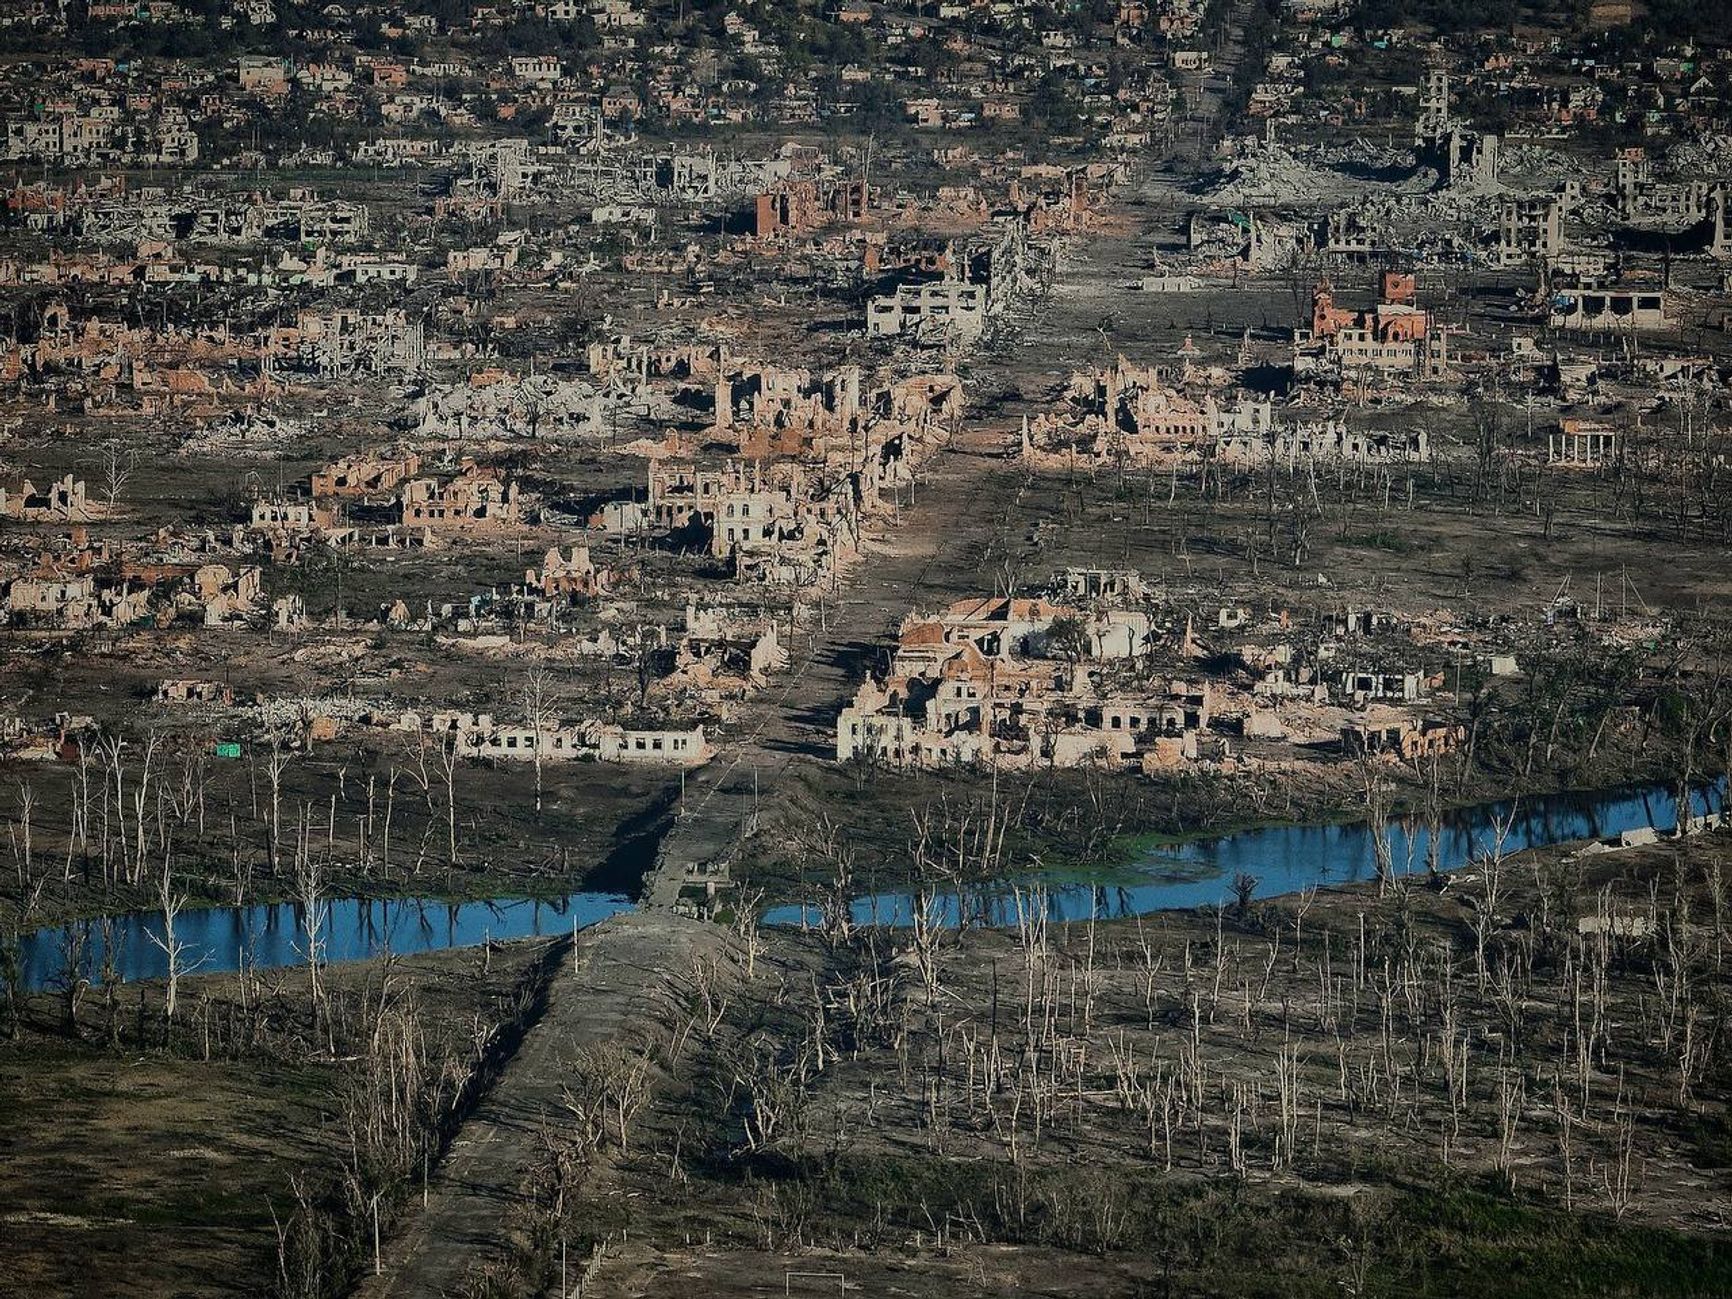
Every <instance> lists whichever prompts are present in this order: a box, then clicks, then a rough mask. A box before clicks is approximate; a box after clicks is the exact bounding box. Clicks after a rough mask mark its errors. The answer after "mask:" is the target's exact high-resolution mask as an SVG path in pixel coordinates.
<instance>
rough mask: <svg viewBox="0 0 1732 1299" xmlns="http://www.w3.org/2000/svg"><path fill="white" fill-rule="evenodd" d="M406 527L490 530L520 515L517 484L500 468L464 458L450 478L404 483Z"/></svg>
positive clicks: (404, 520) (516, 519)
mask: <svg viewBox="0 0 1732 1299" xmlns="http://www.w3.org/2000/svg"><path fill="white" fill-rule="evenodd" d="M402 507H403V512H402V523H403V526H404V527H413V528H431V529H434V530H437V531H442V530H451V531H488V530H491V529H494V528H502V527H510V526H512V525H513V524H515V523H517V522H518V520H519V518H520V502H519V497H518V489H517V484H516V483H515V482H513V481H512V480H510V479H508V478H506V477H505V475H504V474H503V473H502V472H501V471H500V470H498V469H495V468H493V467H491V466H484V465H478V464H476V463H475V462H474V461H473V460H465V461H464V462H463V467H462V470H461V471H460V472H459V473H458V475H457V477H455V478H453V479H450V480H448V481H443V482H442V481H440V480H439V479H437V478H415V479H411V480H409V481H408V482H406V483H404V484H403V501H402Z"/></svg>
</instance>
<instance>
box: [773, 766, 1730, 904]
mask: <svg viewBox="0 0 1732 1299" xmlns="http://www.w3.org/2000/svg"><path fill="white" fill-rule="evenodd" d="M1725 795H1726V790H1725V782H1724V780H1722V781H1719V782H1716V783H1715V784H1712V785H1709V786H1706V787H1704V788H1701V789H1699V790H1697V791H1695V792H1694V793H1693V794H1692V795H1691V798H1690V803H1691V815H1700V814H1702V813H1705V812H1712V811H1717V810H1718V809H1719V808H1720V807H1721V806H1722V804H1723V803H1724V802H1725ZM1677 822H1678V815H1677V800H1676V798H1675V797H1674V795H1673V792H1672V791H1671V790H1669V789H1665V788H1662V787H1660V786H1657V785H1655V786H1648V787H1643V788H1637V789H1624V790H1613V791H1598V792H1591V793H1563V794H1552V795H1547V796H1544V797H1538V798H1530V799H1522V800H1520V801H1519V802H1499V803H1485V804H1480V805H1478V806H1474V807H1468V808H1461V809H1457V810H1454V811H1451V812H1449V813H1446V814H1445V817H1444V822H1443V827H1442V834H1441V836H1440V840H1439V848H1438V864H1439V867H1440V869H1442V870H1446V871H1454V870H1460V869H1461V868H1462V867H1464V866H1468V865H1470V864H1471V863H1473V862H1474V861H1475V860H1476V859H1479V858H1482V857H1483V856H1485V855H1486V854H1487V853H1488V852H1490V851H1492V849H1493V848H1494V846H1495V845H1496V844H1497V841H1498V837H1499V830H1500V827H1505V828H1504V832H1503V844H1502V848H1503V851H1504V852H1505V853H1513V852H1519V851H1521V850H1522V849H1524V848H1538V847H1544V846H1546V845H1548V844H1556V843H1568V842H1571V841H1574V840H1579V839H1604V838H1610V837H1614V836H1617V835H1620V834H1622V833H1624V832H1625V831H1628V830H1639V829H1641V828H1643V827H1646V826H1656V827H1658V828H1659V829H1660V830H1662V831H1669V830H1671V829H1672V828H1673V827H1674V826H1675V825H1676V824H1677ZM1387 833H1388V836H1389V845H1390V852H1391V856H1392V858H1393V860H1394V864H1395V869H1396V871H1397V872H1400V873H1408V872H1417V873H1420V874H1423V873H1424V871H1425V869H1426V859H1427V853H1428V851H1429V845H1430V839H1431V836H1430V832H1429V831H1428V830H1427V829H1426V828H1425V827H1424V826H1423V825H1419V824H1415V823H1412V822H1410V821H1406V820H1394V821H1391V822H1389V824H1388V829H1387ZM1375 842H1376V841H1375V838H1374V836H1373V834H1372V830H1371V827H1370V825H1369V824H1367V823H1365V822H1359V823H1356V824H1347V825H1336V824H1326V825H1276V826H1264V827H1259V828H1256V829H1250V830H1241V831H1238V832H1236V833H1233V834H1227V835H1221V836H1218V837H1215V838H1207V839H1193V840H1187V841H1185V842H1183V843H1176V844H1168V845H1162V846H1158V847H1149V848H1147V849H1144V850H1142V851H1141V852H1139V853H1138V854H1137V855H1136V857H1135V858H1134V860H1132V861H1131V862H1129V863H1128V864H1127V865H1126V866H1125V867H1123V868H1121V869H1118V870H1115V871H1114V872H1113V882H1112V883H1110V884H1091V883H1088V882H1077V883H1069V882H1051V883H1048V884H1046V886H1045V890H1044V905H1045V908H1046V911H1047V915H1048V917H1049V918H1050V919H1052V920H1087V919H1088V918H1089V917H1090V916H1096V917H1098V918H1100V919H1103V920H1104V919H1111V918H1115V917H1126V916H1140V915H1148V914H1149V913H1151V912H1156V911H1169V910H1174V909H1181V908H1190V907H1199V906H1208V905H1214V904H1218V903H1221V902H1225V901H1229V900H1230V899H1231V898H1232V896H1233V881H1234V880H1235V879H1236V878H1237V877H1238V876H1239V875H1240V874H1241V873H1243V874H1247V875H1250V876H1252V877H1254V878H1255V879H1256V881H1257V885H1256V888H1255V890H1254V895H1255V896H1257V897H1278V896H1280V895H1281V894H1284V893H1296V892H1298V891H1300V890H1301V889H1306V888H1310V887H1312V886H1318V887H1327V886H1330V885H1339V884H1350V883H1354V882H1356V881H1359V880H1369V879H1373V878H1375V875H1376V870H1375V861H1376V847H1375ZM1032 883H1034V881H1028V882H1026V883H1025V884H1024V885H1023V886H1022V889H1023V893H1022V896H1021V897H1020V898H1019V896H1018V893H1017V891H1016V890H1014V889H1013V888H1012V887H1011V886H1009V885H1002V886H993V887H989V888H985V889H981V890H978V891H971V892H968V893H964V894H961V895H958V894H955V893H951V894H948V895H943V896H940V897H938V898H935V899H934V900H933V901H932V903H931V904H930V905H931V907H932V911H931V913H930V914H932V915H934V917H935V918H936V919H939V920H940V921H941V922H942V923H944V924H946V925H951V926H954V925H956V924H958V923H959V922H960V921H961V920H962V918H964V917H966V918H967V919H968V921H969V923H971V924H975V923H978V924H987V925H1011V924H1015V923H1016V918H1017V909H1018V907H1019V906H1027V905H1029V898H1028V895H1027V892H1026V890H1027V888H1028V885H1029V884H1032ZM915 905H916V902H915V899H914V898H913V897H911V896H910V895H909V894H907V893H878V894H871V895H868V896H865V897H861V898H857V899H855V901H854V903H853V908H852V909H853V915H854V919H855V920H856V922H858V923H860V924H871V923H880V924H889V925H906V924H908V923H909V922H910V917H911V915H912V914H913V908H914V907H915ZM817 918H818V910H817V908H816V907H815V906H811V905H808V906H806V907H804V908H802V907H799V906H786V907H777V908H774V909H773V910H771V911H770V912H769V913H768V914H767V915H766V917H765V920H766V921H767V922H768V923H770V924H783V925H794V924H800V923H802V920H804V921H805V922H807V923H815V922H816V920H817Z"/></svg>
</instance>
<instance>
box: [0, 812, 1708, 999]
mask: <svg viewBox="0 0 1732 1299" xmlns="http://www.w3.org/2000/svg"><path fill="white" fill-rule="evenodd" d="M1689 802H1690V814H1691V815H1692V816H1698V815H1702V814H1705V813H1710V812H1715V811H1719V810H1722V809H1723V808H1724V806H1725V802H1726V785H1725V781H1724V779H1721V780H1719V781H1715V782H1713V783H1710V784H1707V785H1704V786H1701V787H1699V788H1698V789H1696V790H1694V791H1692V794H1691V797H1690V800H1689ZM1677 822H1678V814H1677V807H1676V799H1675V797H1674V795H1673V792H1672V790H1671V789H1669V788H1666V787H1662V786H1658V785H1653V786H1647V787H1642V788H1637V789H1625V790H1613V791H1598V792H1585V793H1563V794H1549V795H1545V796H1542V797H1535V798H1531V799H1522V800H1519V801H1508V802H1498V803H1485V804H1479V805H1477V806H1474V807H1468V808H1462V809H1457V810H1453V811H1450V812H1447V813H1445V815H1444V819H1443V830H1442V842H1441V844H1440V848H1439V853H1438V861H1439V866H1440V868H1441V869H1443V870H1446V871H1452V870H1459V869H1461V868H1462V867H1463V866H1467V865H1469V864H1471V863H1472V862H1473V861H1475V860H1476V859H1478V858H1481V857H1483V856H1484V855H1485V854H1486V853H1488V852H1490V851H1492V849H1493V847H1494V845H1495V844H1496V842H1497V837H1498V829H1499V827H1500V826H1505V827H1506V828H1505V833H1504V837H1503V851H1504V852H1505V853H1515V852H1520V851H1522V850H1523V849H1525V848H1537V847H1543V846H1546V845H1549V844H1557V843H1567V842H1571V841H1575V840H1583V839H1607V838H1613V837H1615V836H1617V835H1620V834H1622V833H1624V832H1625V831H1628V830H1640V829H1643V828H1645V827H1649V826H1653V827H1656V828H1658V829H1659V830H1661V831H1670V830H1671V829H1672V828H1673V827H1674V826H1675V825H1676V824H1677ZM1387 834H1388V837H1389V845H1390V853H1391V856H1392V858H1393V861H1394V865H1395V870H1396V871H1397V872H1398V873H1402V874H1406V873H1415V874H1423V873H1424V871H1425V868H1426V855H1427V848H1428V845H1429V842H1430V833H1429V831H1428V830H1427V829H1426V828H1425V827H1424V826H1423V825H1422V824H1418V823H1416V822H1415V821H1413V820H1410V819H1396V820H1392V821H1390V822H1389V823H1388V826H1387ZM1375 854H1376V848H1375V841H1374V839H1373V836H1372V831H1371V827H1370V825H1369V824H1367V823H1365V822H1355V823H1348V824H1334V823H1331V824H1322V825H1274V826H1264V827H1259V828H1255V829H1248V830H1239V831H1235V832H1232V833H1230V834H1224V835H1219V836H1214V837H1210V838H1198V839H1189V840H1186V841H1184V842H1182V843H1177V844H1172V845H1167V846H1162V847H1158V848H1152V849H1150V850H1148V851H1147V852H1145V853H1143V854H1142V855H1141V856H1139V857H1138V858H1137V859H1136V860H1134V861H1132V862H1130V863H1128V864H1127V865H1124V866H1121V867H1117V868H1115V869H1114V870H1113V871H1112V878H1113V882H1112V883H1110V884H1098V883H1087V882H1074V883H1073V882H1062V883H1047V884H1046V885H1045V886H1044V905H1045V908H1046V913H1047V916H1048V918H1049V919H1052V920H1055V921H1064V920H1087V919H1089V918H1090V917H1095V918H1098V919H1102V920H1108V919H1117V918H1125V917H1131V916H1139V915H1148V914H1150V913H1153V912H1157V911H1170V910H1182V909H1189V908H1193V907H1200V906H1211V905H1216V904H1219V903H1222V902H1226V901H1230V900H1231V898H1232V896H1233V881H1234V879H1235V878H1236V877H1238V876H1239V875H1240V874H1247V875H1250V876H1253V877H1254V878H1255V879H1256V881H1257V885H1256V888H1255V890H1254V895H1255V896H1256V897H1260V898H1267V897H1278V896H1280V895H1282V894H1285V893H1297V892H1299V891H1300V890H1301V889H1306V888H1312V887H1322V888H1327V887H1329V886H1331V885H1340V884H1351V883H1355V882H1358V881H1363V880H1369V879H1372V878H1374V877H1375V873H1376V872H1375V866H1374V863H1375V860H1376V856H1375ZM1038 882H1039V881H1038V880H1026V881H1022V882H1021V883H1020V887H1021V888H1022V889H1023V896H1022V897H1021V899H1020V900H1019V898H1018V896H1017V892H1016V888H1015V887H1013V885H1012V884H1011V883H1007V882H1004V881H999V882H996V883H993V884H991V885H987V886H983V887H981V888H980V889H978V890H967V891H964V892H962V893H955V892H951V893H947V894H940V895H938V896H937V897H935V898H934V899H933V901H932V904H931V905H932V908H933V912H932V914H933V916H934V918H935V919H936V920H938V921H939V922H940V923H942V924H945V925H949V926H953V927H954V926H957V925H960V924H962V923H964V922H966V923H969V924H981V925H1013V924H1015V923H1016V918H1017V909H1018V907H1019V906H1026V905H1028V896H1027V888H1028V886H1029V885H1031V884H1034V883H1038ZM632 905H633V904H632V902H631V900H630V899H629V898H626V897H625V896H623V895H621V894H616V893H594V892H582V893H571V894H567V895H566V896H564V897H558V898H553V899H546V900H530V899H524V898H501V899H496V900H493V901H482V902H462V903H454V902H443V901H436V900H433V899H426V898H404V899H393V900H389V901H384V900H368V899H363V898H343V899H337V900H335V901H333V902H331V903H330V904H329V911H328V914H327V916H326V918H325V924H324V926H323V929H322V956H323V958H324V959H325V960H327V961H358V960H366V959H368V958H371V957H375V956H380V955H383V954H384V953H386V952H394V953H397V954H398V955H404V956H406V955H410V954H413V953H416V952H432V951H440V950H443V949H445V948H451V947H474V946H478V945H479V944H481V943H484V942H488V941H498V940H501V939H510V938H532V937H540V936H548V935H555V934H568V933H570V932H571V931H572V928H573V926H574V925H576V926H577V927H578V928H583V927H585V926H588V925H592V924H595V923H597V922H599V921H602V920H605V919H607V918H608V917H609V916H614V915H618V914H620V913H621V912H624V911H629V910H631V909H632ZM916 905H917V900H916V899H915V898H914V896H913V895H911V894H909V893H907V892H889V893H874V894H868V895H866V896H862V897H858V898H855V899H854V900H853V903H852V907H851V909H852V913H853V916H854V919H855V921H856V922H857V923H860V924H884V925H907V924H909V923H910V919H911V917H912V915H913V914H914V908H915V906H916ZM818 915H819V908H818V906H817V905H816V904H813V903H807V904H804V905H801V904H792V905H787V906H779V907H772V908H770V909H769V910H768V911H766V912H765V914H764V917H763V920H764V923H765V924H769V925H799V924H802V923H815V922H816V921H817V919H818ZM114 923H115V928H116V937H117V940H118V944H119V953H118V957H117V961H116V968H117V969H118V971H119V974H120V976H121V978H122V979H123V980H133V979H155V978H161V977H163V976H164V975H165V974H166V973H167V972H168V962H167V957H166V956H165V955H164V954H163V952H162V949H161V948H160V947H158V946H157V945H156V944H155V943H153V942H152V941H151V936H152V935H155V936H157V937H158V938H160V937H161V936H162V933H163V927H162V914H161V913H160V912H157V911H135V912H126V913H123V914H120V915H117V916H115V917H114ZM175 936H176V939H177V941H179V942H181V943H184V944H186V955H185V959H184V960H183V968H185V969H186V970H187V971H188V972H196V973H201V974H204V973H214V972H224V971H232V970H236V969H240V968H241V967H242V966H243V965H244V966H246V967H248V968H258V969H268V968H275V967H282V966H291V965H299V964H301V963H302V962H303V961H304V960H305V950H304V949H305V942H306V939H305V935H304V934H303V933H302V926H301V910H300V908H299V907H298V906H297V905H296V904H294V903H291V902H280V903H275V904H269V905H257V906H247V907H201V908H197V909H194V908H188V909H187V910H185V911H183V912H181V914H180V917H179V920H178V921H177V922H176V935H175ZM65 941H66V930H65V928H63V927H58V926H56V927H50V928H45V929H38V930H36V931H34V932H32V933H28V934H25V935H23V936H22V938H21V940H20V948H21V955H22V958H23V959H22V963H23V974H24V983H25V986H26V987H27V988H31V989H38V990H40V989H44V988H51V987H54V986H55V985H56V983H57V981H58V980H59V978H60V977H61V972H62V968H63V965H64V958H63V952H64V950H65ZM101 967H102V941H101V928H100V926H98V925H96V924H94V923H92V924H90V925H89V927H88V940H87V945H86V958H85V971H86V974H87V976H88V977H91V978H94V977H95V975H96V974H97V972H99V971H100V970H101Z"/></svg>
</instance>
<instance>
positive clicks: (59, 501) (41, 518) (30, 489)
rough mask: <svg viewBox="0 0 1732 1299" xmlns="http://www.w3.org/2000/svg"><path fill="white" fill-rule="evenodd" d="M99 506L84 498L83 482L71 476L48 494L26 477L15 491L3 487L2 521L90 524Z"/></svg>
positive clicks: (59, 480) (0, 498)
mask: <svg viewBox="0 0 1732 1299" xmlns="http://www.w3.org/2000/svg"><path fill="white" fill-rule="evenodd" d="M96 513H97V507H96V506H94V505H92V504H91V503H90V502H89V501H88V500H87V499H86V498H85V487H84V480H83V479H81V478H80V479H75V478H73V476H72V475H71V474H67V475H65V476H64V477H62V478H57V479H56V480H55V481H54V482H52V483H50V484H49V485H48V489H47V490H46V491H39V490H37V487H36V485H35V484H34V483H32V482H31V481H30V480H29V479H28V478H26V479H25V480H24V481H23V482H22V483H20V484H19V485H18V486H17V487H16V488H8V487H3V486H0V518H7V519H20V520H23V521H24V522H26V523H88V522H89V521H91V520H92V519H94V518H95V517H96Z"/></svg>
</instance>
